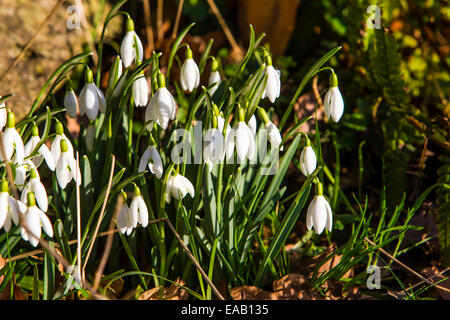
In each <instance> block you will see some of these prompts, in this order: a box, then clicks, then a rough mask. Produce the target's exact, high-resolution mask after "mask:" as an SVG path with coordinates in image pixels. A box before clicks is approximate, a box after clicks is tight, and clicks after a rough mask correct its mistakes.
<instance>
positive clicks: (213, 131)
mask: <svg viewBox="0 0 450 320" xmlns="http://www.w3.org/2000/svg"><path fill="white" fill-rule="evenodd" d="M218 122H219V121H218V117H217V116H216V115H214V116H213V123H212V128H210V129H208V130H206V132H205V136H204V141H205V147H204V149H203V159H205V163H206V164H207V167H208V169H209V170H211V169H212V165H213V164H214V163H217V162H218V161H219V160H223V155H224V145H225V143H224V138H223V135H222V132H223V131H221V130H220V129H219V128H218ZM222 130H223V127H222Z"/></svg>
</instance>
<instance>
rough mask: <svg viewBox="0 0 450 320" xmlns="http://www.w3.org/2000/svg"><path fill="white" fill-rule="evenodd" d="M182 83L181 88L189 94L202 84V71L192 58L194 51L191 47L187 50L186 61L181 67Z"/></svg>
mask: <svg viewBox="0 0 450 320" xmlns="http://www.w3.org/2000/svg"><path fill="white" fill-rule="evenodd" d="M180 82H181V88H182V89H183V90H184V91H187V92H192V90H194V89H195V88H197V87H198V85H199V83H200V71H199V70H198V66H197V64H196V63H195V61H194V59H193V58H192V50H191V48H189V46H188V47H187V49H186V59H185V60H184V63H183V65H182V66H181V72H180Z"/></svg>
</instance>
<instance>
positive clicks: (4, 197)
mask: <svg viewBox="0 0 450 320" xmlns="http://www.w3.org/2000/svg"><path fill="white" fill-rule="evenodd" d="M8 197H9V194H8V192H0V228H1V227H3V225H4V223H5V220H6V217H7V215H8Z"/></svg>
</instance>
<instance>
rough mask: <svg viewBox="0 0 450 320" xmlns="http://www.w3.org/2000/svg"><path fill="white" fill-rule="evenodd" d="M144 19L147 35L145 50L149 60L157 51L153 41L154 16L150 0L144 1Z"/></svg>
mask: <svg viewBox="0 0 450 320" xmlns="http://www.w3.org/2000/svg"><path fill="white" fill-rule="evenodd" d="M143 5H144V17H145V19H144V20H145V33H146V35H147V47H146V50H145V57H146V58H149V57H150V54H151V52H153V50H154V49H155V40H154V39H153V28H152V20H151V18H152V15H151V11H150V0H144V1H143Z"/></svg>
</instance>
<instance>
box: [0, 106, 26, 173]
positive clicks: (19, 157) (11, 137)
mask: <svg viewBox="0 0 450 320" xmlns="http://www.w3.org/2000/svg"><path fill="white" fill-rule="evenodd" d="M7 118H8V119H7V122H6V129H5V131H3V146H4V148H5V154H3V153H2V151H1V150H0V160H1V161H5V160H8V161H9V160H11V157H12V156H13V154H14V151H15V154H14V159H13V161H14V163H19V164H20V163H22V162H23V158H24V157H25V151H24V146H23V141H22V137H21V136H20V135H19V133H18V132H17V131H16V129H15V125H16V119H15V116H14V113H12V112H11V111H9V112H8V115H7Z"/></svg>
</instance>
